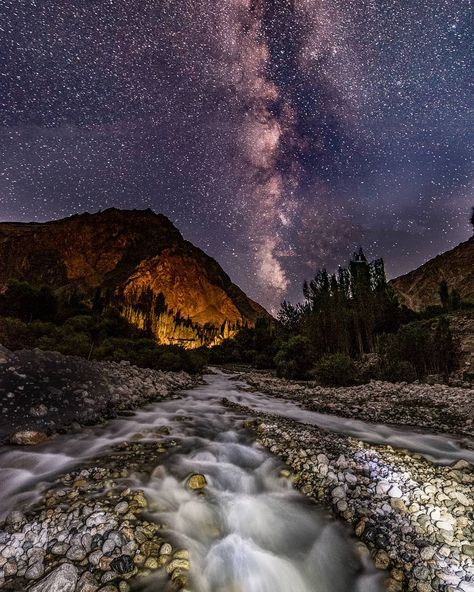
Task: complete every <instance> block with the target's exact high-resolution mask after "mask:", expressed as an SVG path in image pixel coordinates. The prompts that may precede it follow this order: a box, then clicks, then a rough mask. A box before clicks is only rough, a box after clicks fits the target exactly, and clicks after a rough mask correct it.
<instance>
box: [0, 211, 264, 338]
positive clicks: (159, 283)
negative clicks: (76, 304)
mask: <svg viewBox="0 0 474 592" xmlns="http://www.w3.org/2000/svg"><path fill="white" fill-rule="evenodd" d="M11 279H19V280H25V281H28V282H29V283H31V284H33V285H48V286H49V287H51V288H53V289H54V290H56V291H57V292H58V293H62V294H66V295H67V294H68V293H73V292H78V293H80V294H82V295H84V296H85V297H86V298H88V299H90V301H91V302H92V301H93V300H97V299H99V300H100V301H102V302H104V303H106V305H107V306H113V307H115V308H117V309H118V310H120V312H121V314H122V315H123V316H124V317H126V318H127V319H128V320H129V321H130V322H131V323H133V324H134V325H136V326H138V327H140V328H145V329H148V330H150V331H151V333H152V334H153V335H154V336H155V338H156V340H157V341H158V342H160V343H166V344H170V343H175V344H182V345H184V346H186V347H198V346H200V345H212V344H215V343H219V342H220V341H221V340H222V339H223V338H225V337H228V336H231V335H233V334H235V333H236V332H237V331H238V329H239V328H240V327H242V326H253V325H254V324H255V322H256V320H257V319H258V318H259V317H267V318H270V315H269V314H268V313H267V311H266V310H265V309H264V308H263V307H261V306H260V305H259V304H257V303H256V302H254V301H253V300H251V299H250V298H248V297H247V295H246V294H245V293H244V292H243V291H242V290H241V289H240V288H238V287H237V286H236V285H235V284H233V283H232V281H231V279H230V278H229V276H228V275H227V274H226V273H225V272H224V270H223V269H222V268H221V266H220V265H219V264H218V263H217V261H215V260H214V259H212V258H211V257H209V256H208V255H206V253H204V252H203V251H202V250H201V249H198V248H197V247H195V246H194V245H193V244H191V243H190V242H188V241H186V240H184V239H183V237H182V236H181V233H180V232H179V231H178V230H177V228H175V226H173V224H172V223H171V222H170V220H168V218H166V217H165V216H163V215H161V214H155V213H154V212H153V211H152V210H149V209H148V210H119V209H115V208H111V209H108V210H105V211H103V212H98V213H95V214H89V213H85V214H79V215H75V216H71V217H69V218H64V219H62V220H56V221H52V222H45V223H15V222H13V223H9V222H5V223H0V290H1V289H2V288H4V287H5V286H6V284H7V283H8V281H9V280H11Z"/></svg>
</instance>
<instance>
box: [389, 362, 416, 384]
mask: <svg viewBox="0 0 474 592" xmlns="http://www.w3.org/2000/svg"><path fill="white" fill-rule="evenodd" d="M381 378H382V379H383V380H388V381H389V382H414V381H415V380H416V379H417V378H418V377H417V374H416V368H415V366H414V365H413V364H411V363H410V362H406V361H404V360H402V361H396V362H392V363H391V364H389V365H388V366H387V367H386V368H384V369H383V370H382V374H381Z"/></svg>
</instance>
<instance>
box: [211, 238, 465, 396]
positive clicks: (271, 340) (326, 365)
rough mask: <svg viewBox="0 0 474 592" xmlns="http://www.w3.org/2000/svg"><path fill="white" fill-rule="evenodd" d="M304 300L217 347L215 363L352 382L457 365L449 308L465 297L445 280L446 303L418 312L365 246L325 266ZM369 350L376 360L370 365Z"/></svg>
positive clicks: (417, 375) (410, 376)
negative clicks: (342, 263) (333, 267)
mask: <svg viewBox="0 0 474 592" xmlns="http://www.w3.org/2000/svg"><path fill="white" fill-rule="evenodd" d="M303 297H304V300H303V302H302V303H299V304H296V305H293V304H290V303H288V302H283V304H282V305H281V308H280V311H279V314H278V322H277V323H276V324H275V325H273V326H272V325H271V324H268V323H266V324H263V323H262V324H260V325H259V326H258V330H257V329H256V330H254V331H252V330H246V331H242V332H241V333H240V334H239V335H238V336H237V337H236V338H235V339H232V340H228V341H226V342H224V343H223V344H222V345H221V346H218V347H215V348H213V350H212V352H211V355H210V360H211V361H212V362H214V363H223V362H245V363H250V364H254V365H256V366H259V367H267V368H276V371H277V374H278V375H279V376H282V377H286V378H291V379H303V380H304V379H308V378H313V379H316V380H318V381H319V382H320V383H321V384H325V385H331V386H346V385H350V384H357V383H360V382H364V381H367V380H370V379H383V380H393V381H403V380H404V381H413V380H416V379H423V378H425V377H426V376H427V375H428V374H443V375H447V374H448V373H449V372H451V371H452V370H454V369H455V367H456V359H457V348H456V343H455V342H454V339H453V337H452V334H451V332H450V330H449V322H448V320H447V318H446V313H447V312H449V311H451V310H455V309H457V308H459V306H461V303H460V299H459V295H458V294H457V293H456V292H455V291H454V290H453V291H452V292H450V291H449V288H448V286H447V285H443V286H440V302H441V306H438V307H431V308H430V309H429V310H427V311H424V312H423V313H415V312H413V311H410V310H408V309H407V308H404V307H402V306H400V304H399V302H398V300H397V297H396V295H395V293H394V291H393V290H392V288H391V287H390V286H389V285H388V283H387V281H386V277H385V269H384V263H383V261H382V260H381V259H377V260H375V261H372V262H369V261H367V258H366V257H365V255H364V252H363V251H362V249H359V250H358V251H357V252H356V253H354V255H353V257H352V259H351V261H350V262H349V266H348V267H347V268H343V267H340V268H339V269H338V271H337V273H335V274H332V275H330V274H329V273H328V272H327V271H326V270H325V269H322V270H320V271H318V272H317V273H316V275H315V276H314V278H313V279H312V280H311V281H309V282H305V283H304V285H303ZM367 355H372V356H373V357H374V358H375V363H372V364H371V365H370V366H368V367H367V366H366V367H364V364H363V360H364V358H365V357H366V356H367Z"/></svg>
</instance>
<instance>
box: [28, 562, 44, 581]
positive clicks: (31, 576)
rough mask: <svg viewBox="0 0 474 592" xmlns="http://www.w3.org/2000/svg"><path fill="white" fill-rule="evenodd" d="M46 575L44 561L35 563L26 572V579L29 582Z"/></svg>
mask: <svg viewBox="0 0 474 592" xmlns="http://www.w3.org/2000/svg"><path fill="white" fill-rule="evenodd" d="M43 574H44V564H43V561H42V560H40V561H35V562H34V563H33V564H32V565H30V567H28V569H27V570H26V572H25V578H26V579H27V580H37V579H38V578H40V577H41V576H42V575H43Z"/></svg>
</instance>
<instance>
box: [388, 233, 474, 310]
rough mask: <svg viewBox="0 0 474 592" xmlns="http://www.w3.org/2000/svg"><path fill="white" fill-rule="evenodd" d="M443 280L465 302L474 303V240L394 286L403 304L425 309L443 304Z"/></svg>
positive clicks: (394, 283)
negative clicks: (440, 292) (440, 291)
mask: <svg viewBox="0 0 474 592" xmlns="http://www.w3.org/2000/svg"><path fill="white" fill-rule="evenodd" d="M442 280H446V282H447V284H448V287H449V289H450V290H452V289H455V290H457V291H458V292H459V294H460V296H461V299H462V300H463V301H464V302H471V303H474V237H471V238H470V239H469V240H467V241H466V242H463V243H461V244H459V245H458V246H457V247H454V249H451V250H450V251H446V253H443V254H442V255H438V256H437V257H435V258H434V259H430V260H429V261H427V262H426V263H424V264H423V265H422V266H421V267H418V269H415V270H413V271H410V273H407V274H405V275H402V276H400V277H398V278H396V279H394V280H392V281H391V282H390V284H391V285H392V286H393V288H394V289H395V291H396V292H397V294H398V297H399V299H400V302H401V303H402V304H405V305H406V306H408V307H409V308H411V309H413V310H421V309H423V308H425V307H426V306H430V305H435V304H439V303H440V302H439V295H438V290H439V284H440V282H441V281H442Z"/></svg>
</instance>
